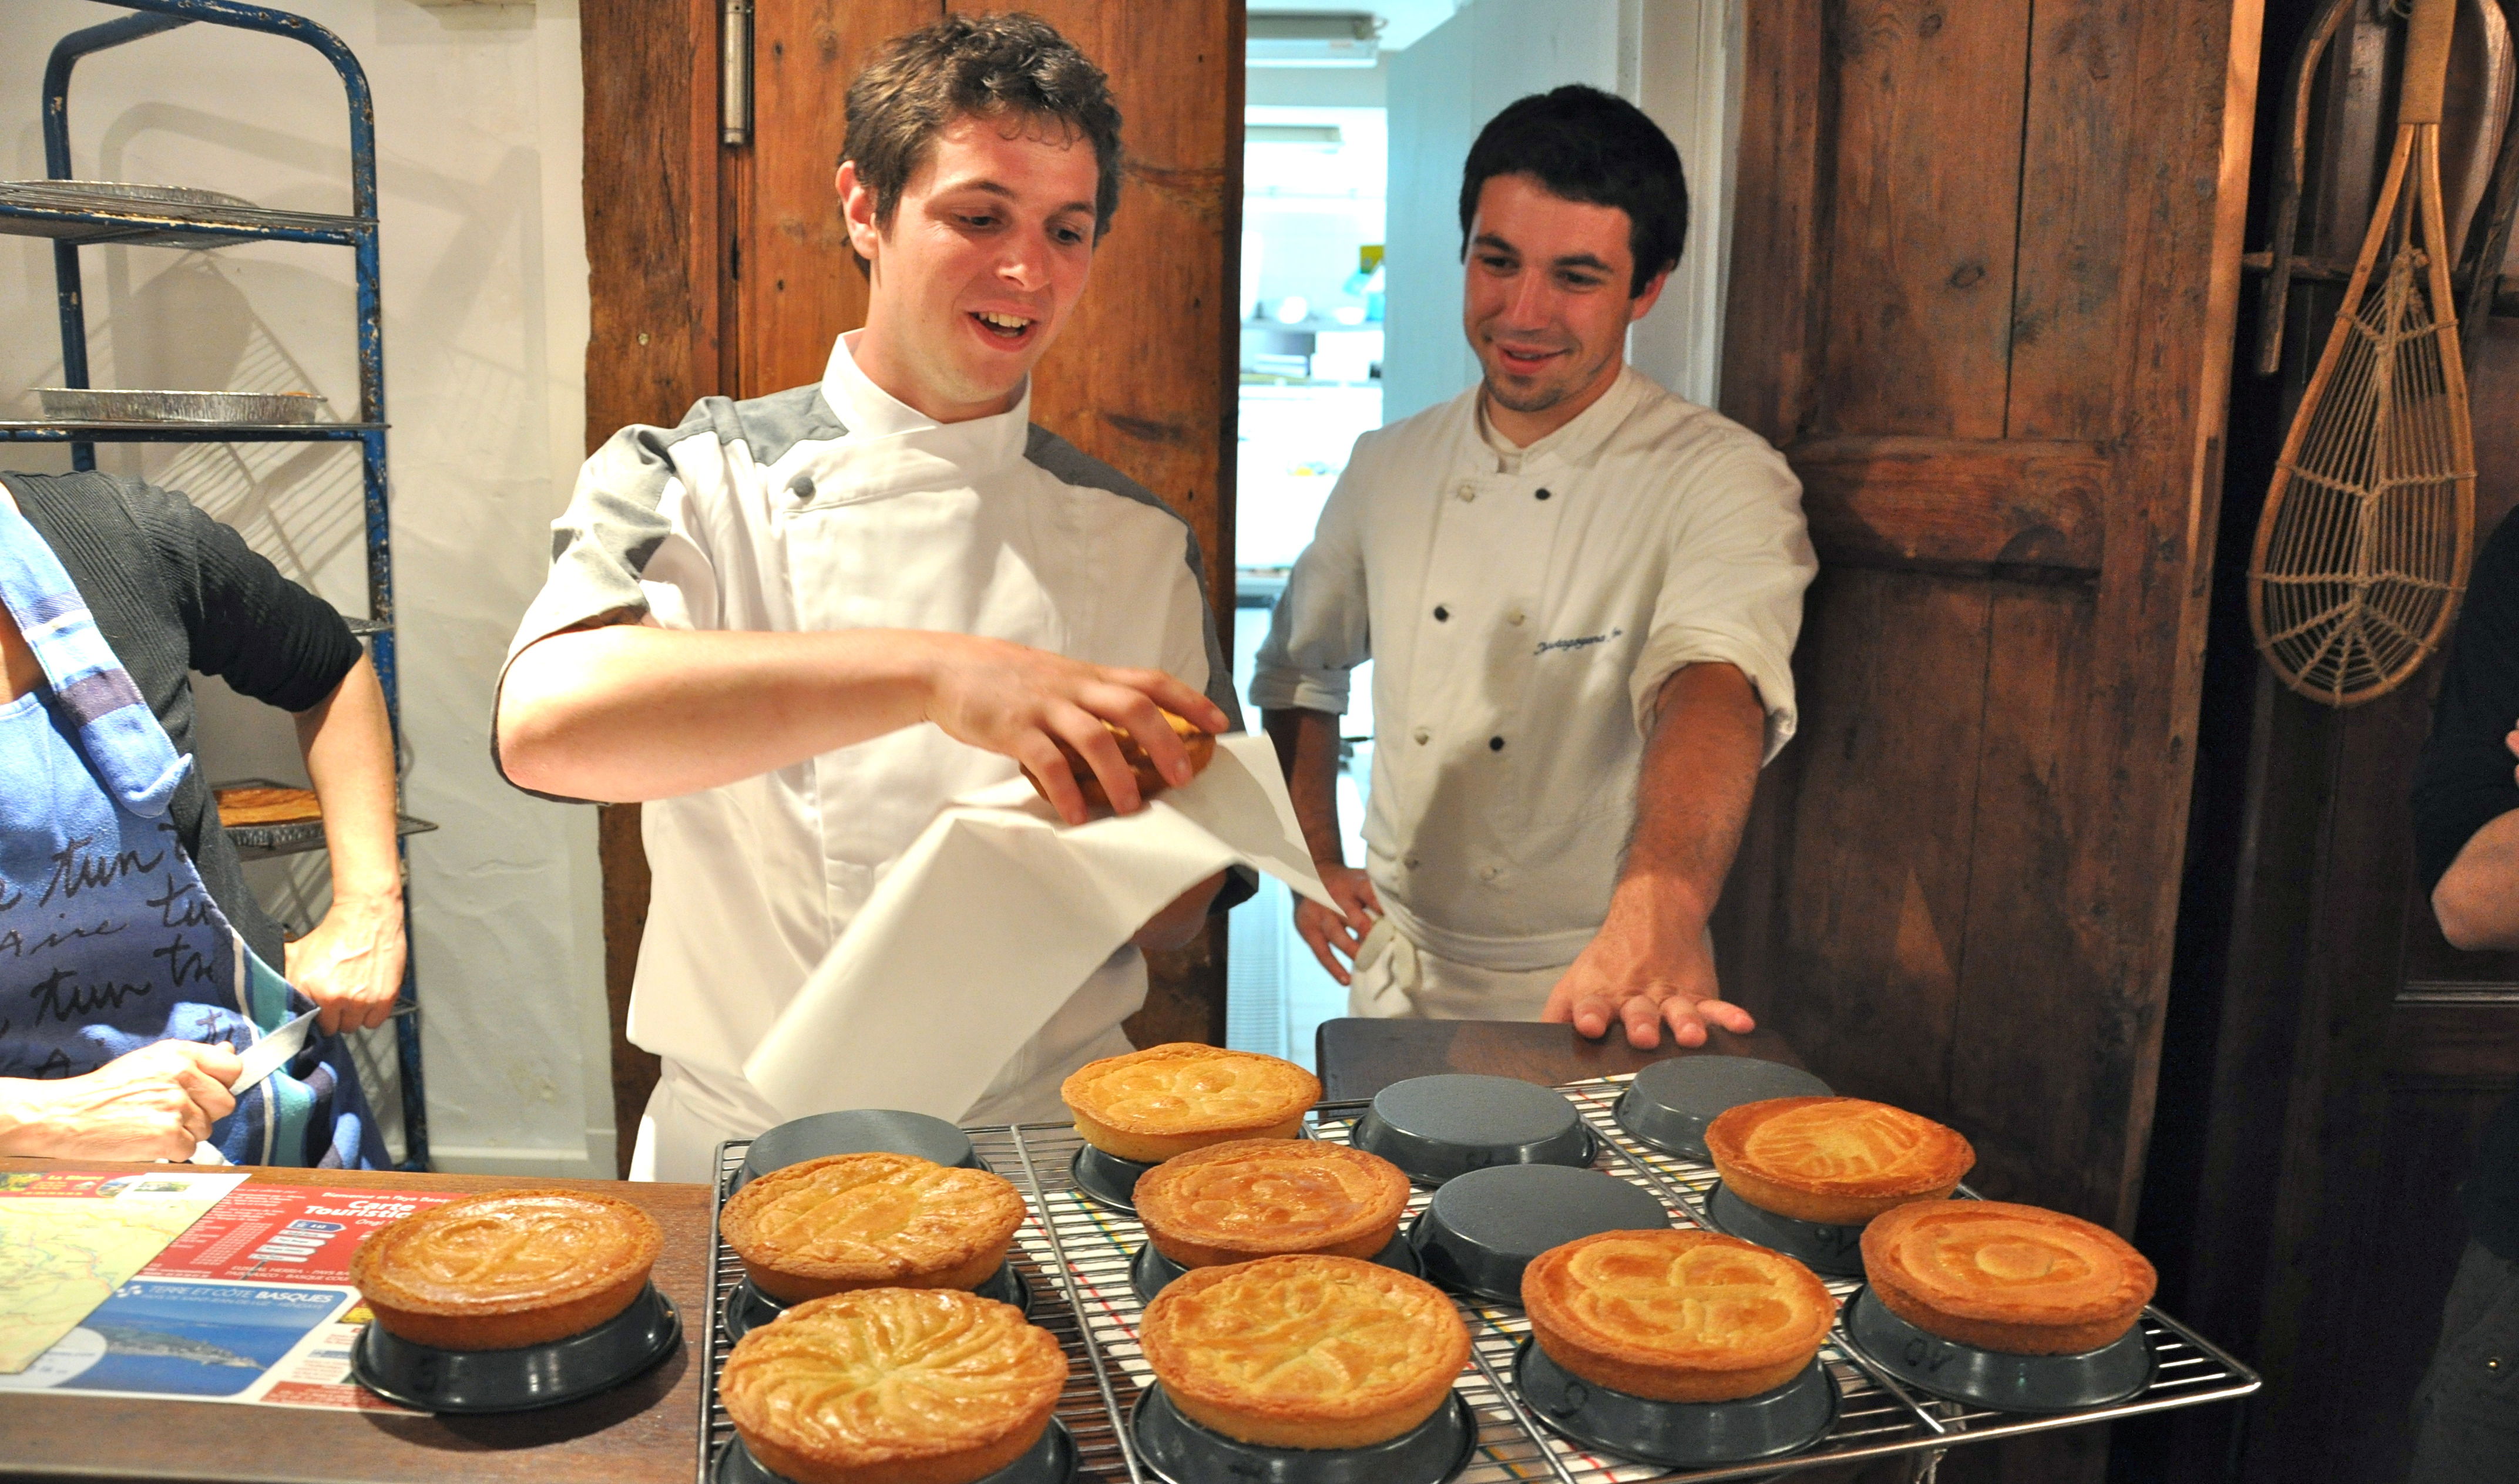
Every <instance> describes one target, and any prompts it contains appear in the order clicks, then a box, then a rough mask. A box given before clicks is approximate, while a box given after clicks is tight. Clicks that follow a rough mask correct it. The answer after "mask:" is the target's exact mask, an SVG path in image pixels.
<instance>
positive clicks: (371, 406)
mask: <svg viewBox="0 0 2519 1484" xmlns="http://www.w3.org/2000/svg"><path fill="white" fill-rule="evenodd" d="M102 3H104V4H107V5H111V6H113V7H115V8H117V9H120V10H125V11H130V12H133V13H134V14H131V15H128V16H123V17H120V18H119V19H116V20H112V21H108V22H104V23H102V24H99V25H92V26H89V27H87V28H86V29H84V30H78V31H73V32H71V33H70V34H69V35H67V36H65V37H63V38H62V39H61V40H60V41H59V42H58V43H56V44H55V45H54V47H53V53H52V58H51V61H50V62H49V63H48V64H47V65H45V68H44V170H45V174H46V175H47V177H49V178H50V179H51V180H55V181H65V182H66V181H69V180H71V179H72V178H73V177H72V175H71V171H70V128H69V84H70V73H71V71H72V69H73V68H75V67H76V66H77V65H78V64H79V61H80V59H82V58H84V57H88V56H91V55H93V54H95V53H97V52H102V51H105V50H107V49H109V48H111V47H117V46H121V45H124V44H126V43H128V42H133V41H138V40H140V39H142V38H143V37H148V36H155V35H156V34H158V33H159V32H162V31H171V30H174V29H176V28H177V27H179V26H185V25H191V24H194V23H196V22H199V23H201V24H207V25H224V26H233V27H236V28H238V29H241V30H248V31H260V32H264V33H266V34H269V35H273V36H281V37H286V38H287V39H288V40H291V41H296V42H300V43H302V44H304V45H306V46H310V47H312V48H314V49H315V50H316V51H317V52H318V53H320V54H322V56H323V58H324V60H325V61H326V62H329V63H331V65H332V70H334V71H335V72H337V73H339V74H340V77H341V90H342V92H343V93H344V94H345V95H346V97H347V100H348V103H349V109H350V214H349V215H347V216H325V215H320V214H316V213H310V212H302V211H269V210H263V209H261V208H259V207H250V206H239V205H231V204H197V203H194V202H189V201H185V202H173V201H138V200H134V201H127V202H126V201H107V200H101V199H98V198H96V197H94V196H85V197H83V196H81V195H80V194H79V193H77V192H75V191H62V190H54V191H47V190H45V189H43V188H42V187H41V186H38V185H36V184H34V183H26V184H25V185H23V186H21V187H15V188H13V187H6V186H0V233H7V234H11V235H15V236H20V237H43V238H50V239H52V240H53V274H54V280H55V284H56V288H57V294H58V299H59V308H60V313H61V322H62V377H63V384H64V385H66V386H71V387H87V386H88V385H89V384H90V383H89V380H88V361H87V314H86V305H85V301H84V298H83V296H82V293H81V289H80V280H79V255H78V254H79V248H80V247H81V246H82V245H84V244H88V243H109V242H111V243H121V244H125V245H132V246H159V247H183V248H201V247H219V246H225V245H228V244H230V243H234V242H254V241H279V242H318V243H329V244H331V245H335V246H342V247H347V248H349V249H350V250H351V252H352V254H353V255H354V257H355V258H356V261H357V276H358V336H359V415H358V418H357V420H355V421H352V422H337V423H255V422H127V421H112V422H105V421H58V420H56V421H38V422H12V421H0V442H20V443H66V444H68V445H69V446H70V461H71V464H72V466H73V467H75V468H79V469H93V468H95V467H96V445H97V444H99V443H308V442H332V443H356V444H357V445H358V446H359V458H360V465H361V472H362V474H363V476H364V485H365V489H366V514H367V555H368V618H367V619H365V620H355V619H354V620H352V621H351V627H352V629H354V630H356V631H357V632H358V633H360V634H361V635H362V636H363V637H365V638H366V640H367V642H368V644H369V647H370V649H371V651H372V653H373V654H374V655H375V658H376V679H377V681H378V682H379V683H380V684H381V685H382V686H383V688H384V694H385V707H386V710H387V712H388V714H389V715H390V716H391V717H392V719H393V724H394V736H395V742H396V747H397V749H399V746H400V741H401V736H402V708H401V688H400V685H399V684H398V677H397V674H396V671H395V666H394V630H393V615H394V608H393V548H392V533H391V530H390V527H389V523H388V519H387V515H388V511H387V505H386V488H385V371H384V327H383V324H382V313H381V308H382V305H381V297H380V294H379V292H378V288H377V277H378V275H377V258H376V107H375V104H374V102H373V101H372V99H371V98H370V96H369V92H368V77H367V73H366V71H365V70H363V69H362V68H361V67H360V65H359V60H358V58H356V57H354V56H352V55H351V53H350V49H349V48H348V47H347V46H345V45H343V44H342V42H341V38H339V37H338V36H335V35H333V34H332V33H331V31H329V30H327V29H325V28H324V27H323V26H320V25H317V24H316V23H315V22H311V21H308V20H307V19H305V18H304V17H302V16H292V15H289V14H288V13H287V12H285V11H276V10H270V9H266V8H264V7H262V6H257V5H246V4H240V3H237V0H102ZM428 828H432V826H429V825H427V824H425V823H422V822H421V821H419V820H411V819H406V820H404V822H403V830H402V832H403V833H404V834H410V833H413V832H415V831H416V830H420V829H428ZM406 911H408V908H407V907H406ZM405 962H406V964H408V963H409V960H408V959H407V960H406V961H405ZM401 1003H402V1006H403V1007H404V1009H405V1011H406V1012H408V1011H410V1010H415V1009H416V1008H417V1007H418V1004H419V983H418V980H417V977H416V976H415V974H414V973H413V972H412V970H411V969H410V968H408V967H406V968H405V970H404V972H403V982H402V990H401ZM394 1026H395V1050H396V1056H397V1060H398V1062H399V1066H400V1070H401V1073H402V1107H403V1147H404V1151H405V1167H406V1168H411V1169H425V1168H427V1167H428V1109H427V1103H426V1101H425V1097H424V1092H423V1084H422V1081H421V1077H420V1024H419V1017H418V1016H417V1015H416V1014H410V1013H404V1014H399V1015H397V1017H396V1018H395V1020H394Z"/></svg>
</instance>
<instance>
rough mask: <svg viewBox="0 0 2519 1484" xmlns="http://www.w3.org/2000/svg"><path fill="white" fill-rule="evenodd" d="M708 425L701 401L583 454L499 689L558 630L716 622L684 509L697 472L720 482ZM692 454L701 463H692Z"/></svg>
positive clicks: (714, 600) (700, 539)
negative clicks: (674, 423) (676, 419)
mask: <svg viewBox="0 0 2519 1484" xmlns="http://www.w3.org/2000/svg"><path fill="white" fill-rule="evenodd" d="M713 427H714V418H713V416H712V413H711V405H710V404H709V403H706V402H703V403H701V404H700V405H699V406H698V407H695V408H693V409H692V410H691V413H690V415H689V416H687V417H685V418H684V419H683V422H682V423H681V425H680V426H678V427H674V428H670V429H669V428H659V427H648V426H632V427H626V428H623V429H622V430H621V431H619V432H617V433H615V434H613V435H612V436H611V437H610V438H609V439H607V440H605V442H604V444H603V447H601V448H599V449H597V450H596V452H595V454H594V456H593V457H591V458H588V459H587V460H586V463H585V465H584V466H583V467H582V468H580V469H579V471H578V476H577V488H576V491H575V493H574V494H573V495H572V496H571V497H570V499H569V502H568V508H567V509H566V510H564V511H562V512H561V514H560V517H559V518H558V519H557V520H554V521H552V566H551V574H550V575H549V576H548V577H546V578H545V579H544V581H543V587H542V590H541V591H540V592H539V593H537V594H536V595H535V597H534V600H533V603H532V605H531V606H529V607H528V608H527V609H526V610H525V615H524V619H523V621H522V622H520V623H519V624H517V626H516V633H515V637H514V638H513V639H512V640H510V641H509V643H508V655H507V659H506V660H505V661H503V662H502V663H501V665H500V668H499V688H500V689H501V690H504V689H505V687H506V685H507V680H508V666H511V665H513V664H515V662H516V656H518V655H520V654H522V653H524V652H525V651H526V650H527V649H529V648H531V647H532V646H533V645H534V644H536V643H537V642H539V641H541V640H543V639H546V638H549V637H550V636H552V634H555V633H567V632H568V631H570V630H574V629H588V628H596V627H599V626H601V625H605V624H635V623H642V622H651V623H654V624H657V625H659V626H661V627H664V628H668V629H714V628H717V627H720V625H719V622H718V587H717V574H716V569H715V568H714V567H713V566H712V565H711V564H710V560H709V554H708V551H707V548H706V545H705V539H704V534H703V532H702V530H701V529H700V526H699V523H698V522H696V521H695V520H693V519H692V510H691V497H692V493H693V491H692V486H693V483H694V481H695V479H706V478H708V477H710V476H714V477H716V478H717V479H718V480H719V481H720V482H722V481H723V472H724V465H725V458H724V455H723V452H722V449H721V446H720V443H719V440H718V439H717V438H716V437H715V436H714V435H713V432H712V429H713ZM693 460H699V461H701V462H704V463H705V465H706V468H705V469H704V470H695V469H694V468H692V467H691V466H690V464H691V461H693ZM491 716H492V718H493V721H492V724H491V730H490V759H491V762H492V763H493V764H497V765H498V767H499V773H500V776H501V777H506V776H507V767H506V765H505V764H504V763H501V761H500V756H499V734H498V725H497V721H496V720H495V719H496V718H497V716H498V702H497V700H496V699H495V694H494V699H493V700H492V703H491ZM510 781H512V780H510Z"/></svg>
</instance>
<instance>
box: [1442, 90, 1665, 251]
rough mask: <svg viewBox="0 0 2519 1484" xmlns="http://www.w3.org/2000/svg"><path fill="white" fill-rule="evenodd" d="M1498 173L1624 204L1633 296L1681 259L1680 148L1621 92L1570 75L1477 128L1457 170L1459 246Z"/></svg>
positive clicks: (1571, 195)
mask: <svg viewBox="0 0 2519 1484" xmlns="http://www.w3.org/2000/svg"><path fill="white" fill-rule="evenodd" d="M1499 175H1527V176H1530V177H1532V178H1533V179H1535V180H1537V181H1538V182H1539V183H1540V184H1541V185H1542V186H1545V187H1546V188H1547V189H1548V193H1549V194H1550V195H1551V196H1564V197H1565V198H1566V199H1568V200H1569V201H1586V202H1589V203H1590V204H1592V205H1595V206H1615V207H1616V208H1618V209H1619V210H1620V211H1623V212H1625V213H1626V214H1627V249H1628V251H1629V252H1630V253H1631V254H1632V255H1633V256H1634V258H1635V260H1636V268H1635V282H1634V284H1633V285H1632V286H1631V287H1630V288H1629V289H1628V291H1627V297H1629V298H1634V297H1636V296H1637V295H1639V294H1642V293H1643V292H1644V291H1645V285H1646V284H1651V283H1652V282H1653V281H1654V275H1656V274H1657V273H1660V272H1661V271H1662V270H1664V269H1666V268H1672V267H1676V266H1677V265H1678V263H1679V253H1680V249H1681V248H1682V247H1684V246H1686V245H1687V242H1688V177H1687V175H1686V174H1685V173H1684V172H1683V171H1682V170H1681V169H1680V165H1679V151H1678V150H1676V149H1674V148H1672V146H1671V142H1670V140H1669V138H1668V137H1667V136H1665V135H1664V134H1663V133H1662V132H1661V129H1660V128H1659V127H1658V126H1657V125H1656V124H1655V123H1654V121H1653V120H1652V119H1650V118H1647V117H1646V116H1645V112H1644V110H1643V109H1639V108H1637V107H1636V106H1635V105H1634V104H1631V103H1629V102H1627V101H1626V100H1625V99H1623V98H1618V97H1615V96H1613V95H1612V94H1609V93H1604V92H1602V91H1601V90H1600V89H1599V88H1587V87H1585V86H1583V85H1582V84H1581V83H1569V84H1567V85H1566V86H1565V87H1562V88H1559V89H1557V90H1556V91H1554V92H1549V93H1533V94H1531V95H1530V96H1529V97H1527V98H1524V99H1521V100H1518V101H1517V102H1515V103H1513V104H1510V105H1508V106H1507V107H1506V109H1505V110H1504V111H1503V112H1501V113H1498V114H1497V115H1496V116H1495V117H1493V118H1491V119H1488V120H1487V126H1486V127H1485V128H1483V129H1480V131H1479V140H1478V143H1477V144H1474V145H1472V146H1470V161H1469V164H1468V165H1467V166H1465V167H1464V168H1463V169H1462V171H1461V256H1462V257H1463V258H1467V257H1468V256H1469V255H1470V224H1471V222H1472V221H1473V220H1475V219H1476V218H1477V216H1478V214H1479V193H1480V190H1482V189H1484V187H1485V186H1486V183H1487V182H1488V181H1489V180H1490V179H1492V178H1494V177H1495V176H1499Z"/></svg>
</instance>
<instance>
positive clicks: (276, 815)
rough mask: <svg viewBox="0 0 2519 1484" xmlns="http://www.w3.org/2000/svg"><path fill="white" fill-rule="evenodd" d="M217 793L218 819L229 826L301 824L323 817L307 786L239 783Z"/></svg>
mask: <svg viewBox="0 0 2519 1484" xmlns="http://www.w3.org/2000/svg"><path fill="white" fill-rule="evenodd" d="M217 797H218V804H219V823H220V824H222V825H225V826H227V827H228V828H230V829H234V828H235V827H236V826H238V825H241V824H304V823H307V822H309V821H311V820H316V819H321V818H323V817H324V807H323V806H322V805H321V804H319V803H317V802H316V799H315V791H314V790H313V789H311V788H281V787H279V786H278V785H276V784H259V783H250V784H239V785H238V786H237V787H235V788H223V789H220V790H219V791H218V796H217Z"/></svg>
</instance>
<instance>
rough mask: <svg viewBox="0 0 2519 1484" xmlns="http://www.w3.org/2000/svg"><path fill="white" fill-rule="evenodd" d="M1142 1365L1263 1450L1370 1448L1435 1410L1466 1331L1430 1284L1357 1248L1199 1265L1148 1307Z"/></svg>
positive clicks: (1203, 1418) (1192, 1407)
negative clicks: (1345, 1253) (1360, 1255)
mask: <svg viewBox="0 0 2519 1484" xmlns="http://www.w3.org/2000/svg"><path fill="white" fill-rule="evenodd" d="M1138 1339H1139V1341H1140V1342H1141V1343H1142V1344H1143V1345H1144V1347H1145V1355H1146V1364H1147V1365H1148V1366H1150V1367H1152V1368H1153V1370H1154V1373H1155V1378H1156V1379H1158V1380H1160V1381H1162V1382H1163V1384H1164V1391H1165V1394H1167V1395H1168V1396H1170V1397H1171V1403H1172V1406H1173V1407H1174V1408H1176V1409H1177V1410H1178V1411H1179V1412H1180V1414H1181V1415H1182V1416H1183V1417H1186V1418H1188V1419H1190V1420H1191V1421H1193V1422H1196V1423H1198V1424H1199V1425H1200V1426H1202V1427H1205V1428H1208V1429H1210V1430H1211V1431H1215V1432H1220V1433H1222V1434H1224V1435H1225V1436H1226V1437H1229V1438H1234V1439H1237V1440H1239V1441H1241V1442H1245V1443H1253V1444H1257V1445H1259V1446H1260V1447H1263V1448H1366V1447H1370V1446H1372V1445H1373V1444H1376V1443H1380V1442H1385V1441H1387V1440H1389V1439H1391V1438H1395V1437H1397V1436H1399V1435H1400V1434H1401V1433H1403V1432H1406V1431H1408V1430H1409V1429H1410V1428H1412V1427H1415V1426H1416V1425H1417V1424H1419V1423H1420V1422H1423V1421H1425V1420H1426V1419H1428V1418H1430V1417H1432V1416H1434V1415H1435V1409H1436V1408H1437V1407H1439V1406H1441V1405H1442V1404H1443V1401H1444V1399H1445V1398H1446V1397H1449V1396H1450V1395H1451V1393H1452V1380H1453V1377H1455V1376H1457V1375H1460V1372H1461V1367H1463V1366H1464V1365H1466V1364H1468V1363H1469V1359H1470V1331H1469V1329H1468V1327H1467V1326H1465V1325H1463V1324H1462V1323H1461V1315H1460V1311H1459V1310H1458V1309H1455V1308H1454V1307H1453V1306H1452V1301H1451V1300H1450V1299H1448V1298H1446V1297H1444V1296H1443V1294H1442V1293H1441V1291H1440V1290H1438V1289H1436V1288H1435V1286H1434V1285H1432V1284H1429V1283H1427V1282H1425V1281H1424V1280H1423V1279H1417V1278H1411V1277H1409V1276H1408V1275H1407V1274H1405V1273H1399V1272H1394V1271H1392V1269H1390V1268H1384V1267H1376V1266H1375V1265H1374V1264H1372V1263H1369V1262H1364V1261H1361V1260H1359V1259H1357V1258H1353V1257H1265V1258H1261V1259H1260V1260H1259V1261H1258V1262H1238V1263H1233V1264H1230V1265H1228V1266H1225V1267H1220V1268H1195V1269H1192V1270H1191V1271H1190V1272H1189V1273H1188V1274H1187V1275H1185V1276H1183V1277H1180V1278H1176V1279H1174V1280H1172V1282H1171V1285H1170V1286H1169V1287H1167V1288H1165V1289H1164V1290H1163V1292H1161V1293H1160V1294H1157V1295H1156V1297H1155V1301H1154V1302H1153V1303H1150V1304H1148V1305H1147V1306H1146V1313H1145V1319H1144V1322H1143V1324H1142V1325H1141V1326H1140V1327H1139V1330H1138Z"/></svg>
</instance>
